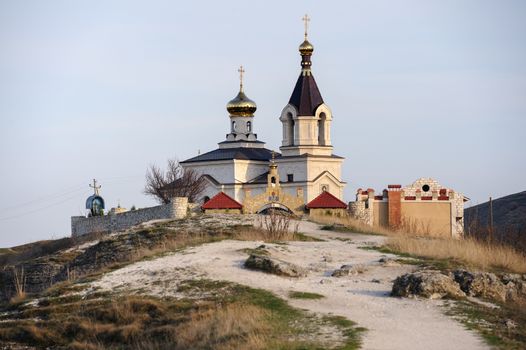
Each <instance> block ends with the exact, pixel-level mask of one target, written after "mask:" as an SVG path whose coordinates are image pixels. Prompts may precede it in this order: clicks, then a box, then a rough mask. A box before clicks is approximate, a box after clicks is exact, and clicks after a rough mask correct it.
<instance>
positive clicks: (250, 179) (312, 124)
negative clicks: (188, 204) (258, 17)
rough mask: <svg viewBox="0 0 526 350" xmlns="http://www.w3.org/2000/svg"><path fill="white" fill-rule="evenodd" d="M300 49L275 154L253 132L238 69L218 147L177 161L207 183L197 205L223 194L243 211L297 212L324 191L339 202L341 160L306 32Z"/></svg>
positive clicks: (250, 108) (249, 106) (251, 114)
mask: <svg viewBox="0 0 526 350" xmlns="http://www.w3.org/2000/svg"><path fill="white" fill-rule="evenodd" d="M299 51H300V55H301V73H300V75H299V77H298V80H297V82H296V85H295V87H294V89H293V92H292V95H291V97H290V99H289V102H288V104H287V105H286V106H285V107H284V108H283V110H282V112H281V115H280V117H279V121H280V122H281V126H282V130H283V138H282V143H281V147H280V153H278V152H273V151H271V150H270V149H267V148H266V147H265V143H264V142H263V141H261V140H259V139H258V136H257V134H256V133H255V132H254V119H255V117H254V113H255V112H256V109H257V106H256V104H255V102H253V101H252V100H250V99H249V98H248V97H247V96H246V95H245V93H244V89H243V79H242V78H243V72H244V71H243V68H242V67H241V68H240V70H239V72H240V76H241V82H240V90H239V93H238V94H237V96H236V97H235V98H234V99H233V100H231V101H230V102H228V104H227V107H226V108H227V111H228V113H229V119H230V120H229V122H230V132H229V133H228V134H227V135H226V139H225V140H224V141H222V142H219V144H218V146H219V147H218V148H217V149H215V150H213V151H210V152H207V153H204V154H200V155H198V156H196V157H193V158H190V159H187V160H184V161H182V162H181V165H182V166H183V167H184V168H185V169H193V170H195V171H197V172H198V173H200V174H201V175H202V176H203V177H204V179H205V181H206V189H205V191H204V193H203V195H202V202H201V204H203V203H206V202H207V201H208V200H209V199H211V198H214V196H216V195H217V194H219V193H223V194H226V195H227V196H228V197H230V198H231V199H233V200H235V201H236V202H238V203H239V204H241V205H242V207H243V209H242V212H245V213H257V212H261V211H263V210H265V209H267V208H269V207H274V208H280V209H283V210H287V211H292V212H295V213H300V212H302V211H304V210H305V207H306V205H307V204H308V203H309V202H311V201H312V200H313V199H315V198H316V197H318V196H319V195H320V194H322V193H324V192H328V193H330V194H331V195H332V196H331V197H335V198H337V199H339V200H340V201H341V200H342V198H343V189H344V186H345V182H344V181H343V180H342V177H341V167H342V163H343V160H344V158H342V157H339V156H337V155H335V154H334V153H333V147H332V144H331V123H332V119H333V118H332V112H331V110H330V108H329V106H328V105H326V104H325V103H324V100H323V98H322V96H321V93H320V91H319V89H318V86H317V84H316V81H315V80H314V76H313V75H312V71H311V64H312V63H311V57H312V53H313V51H314V48H313V46H312V45H311V43H310V42H309V41H308V40H307V32H305V40H304V42H303V43H302V44H301V45H300V47H299Z"/></svg>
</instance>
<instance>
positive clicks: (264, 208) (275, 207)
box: [257, 202, 293, 214]
mask: <svg viewBox="0 0 526 350" xmlns="http://www.w3.org/2000/svg"><path fill="white" fill-rule="evenodd" d="M271 210H277V211H281V212H284V213H287V214H293V212H292V210H290V209H289V208H288V207H287V206H286V205H283V204H281V203H278V202H273V203H267V204H265V205H264V206H262V207H261V208H259V210H258V211H257V213H258V214H268V213H269V212H270V211H271Z"/></svg>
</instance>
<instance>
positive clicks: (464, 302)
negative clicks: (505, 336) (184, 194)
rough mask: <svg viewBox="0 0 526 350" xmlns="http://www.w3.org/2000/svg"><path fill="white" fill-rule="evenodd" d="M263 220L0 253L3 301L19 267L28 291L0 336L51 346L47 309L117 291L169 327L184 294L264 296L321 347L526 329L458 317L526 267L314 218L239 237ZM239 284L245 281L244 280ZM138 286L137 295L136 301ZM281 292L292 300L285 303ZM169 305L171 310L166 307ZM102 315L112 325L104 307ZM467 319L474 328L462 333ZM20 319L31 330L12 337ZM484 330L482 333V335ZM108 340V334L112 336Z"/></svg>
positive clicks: (518, 288) (515, 280) (525, 282)
mask: <svg viewBox="0 0 526 350" xmlns="http://www.w3.org/2000/svg"><path fill="white" fill-rule="evenodd" d="M259 220H261V218H260V217H257V216H228V215H226V216H221V215H219V216H198V217H194V218H190V219H187V220H183V221H164V222H150V223H147V224H145V225H143V226H142V227H140V228H137V229H134V230H131V231H125V232H118V233H115V234H113V235H111V236H105V237H94V238H91V239H87V240H86V241H81V242H61V243H60V244H61V245H64V247H63V248H64V249H58V248H56V249H53V250H50V251H48V252H47V253H46V254H42V255H41V256H38V257H31V259H22V258H20V257H19V256H17V255H13V256H3V257H1V258H2V259H3V260H4V261H3V269H2V271H1V272H0V280H2V281H3V284H2V287H3V288H2V291H1V293H2V294H1V295H0V297H2V298H3V299H4V303H6V302H7V300H8V298H10V296H12V295H13V294H14V292H15V289H16V288H15V287H16V286H14V283H13V280H14V279H13V273H15V272H17V273H18V275H19V277H20V273H22V274H23V275H24V276H23V279H24V282H25V283H26V286H25V288H26V292H30V293H31V294H30V297H29V298H28V299H27V298H26V299H25V300H22V301H15V302H13V299H11V301H10V302H7V304H5V306H4V307H3V308H2V312H1V314H0V344H1V339H3V338H5V339H15V340H17V339H21V340H22V343H24V342H25V343H28V342H27V341H24V339H25V338H27V337H28V336H31V337H33V338H34V339H35V340H34V342H29V343H30V344H33V343H35V344H38V343H41V344H55V341H54V340H53V337H55V336H56V335H57V334H56V333H53V332H57V331H60V328H61V327H60V324H61V322H63V321H60V320H58V319H57V320H56V322H57V328H56V329H53V330H51V331H50V332H48V333H49V334H47V333H45V332H42V333H39V332H38V331H36V329H38V328H39V327H45V325H46V323H45V321H46V320H48V321H47V322H48V323H47V324H50V323H49V322H50V321H51V322H54V321H55V320H54V319H53V317H55V318H56V317H57V316H56V315H54V314H53V313H57V310H58V308H60V309H64V310H62V311H60V312H59V313H61V315H62V317H66V320H68V321H69V322H71V323H73V325H70V326H68V327H74V323H75V321H74V320H73V321H71V318H70V317H69V316H68V314H69V313H70V311H71V312H73V311H75V310H77V311H78V314H79V315H86V312H85V308H86V307H87V308H90V307H92V308H93V310H94V311H93V312H94V313H95V314H97V313H101V312H102V311H100V310H99V309H103V310H104V309H106V308H109V309H111V308H115V307H116V305H115V303H116V304H119V303H120V302H119V301H116V302H114V301H112V300H120V298H122V297H126V298H128V299H129V298H130V296H132V301H131V302H130V301H129V300H128V299H125V301H124V302H123V303H124V304H126V305H128V304H130V303H132V304H133V303H139V304H141V305H143V304H148V305H150V304H152V305H157V306H156V307H157V308H158V309H159V310H164V311H162V312H163V315H164V316H163V317H164V318H165V319H166V324H157V325H156V326H157V327H158V328H156V329H157V330H156V332H157V331H159V332H165V331H167V330H168V329H171V328H169V327H175V326H173V325H178V326H177V327H179V328H177V329H175V330H170V332H171V333H174V332H176V333H177V332H181V327H182V326H181V325H180V321H178V320H177V319H178V318H180V317H182V316H181V315H183V316H184V315H186V316H184V317H188V315H190V319H192V317H193V316H191V314H187V313H188V311H189V310H190V309H189V308H188V306H184V305H186V304H188V303H189V305H194V306H192V309H194V308H196V310H198V311H199V310H201V311H199V312H203V313H204V314H205V315H212V314H214V312H217V310H216V311H214V310H215V309H214V307H212V306H213V305H216V306H217V305H227V304H228V303H233V304H232V305H233V306H236V305H237V306H236V307H239V305H242V308H244V307H245V306H243V305H245V304H246V301H247V300H251V299H252V298H256V299H257V302H256V303H255V304H254V305H255V306H256V307H257V310H259V311H258V312H263V314H264V313H265V312H267V311H265V303H268V304H269V305H268V310H274V307H275V305H278V306H279V305H281V306H279V307H278V313H277V314H276V315H277V316H278V318H277V319H276V322H285V323H283V325H284V326H286V325H289V324H290V322H294V324H295V326H294V327H295V328H294V327H293V328H292V329H289V331H290V332H292V333H290V334H291V336H292V337H299V338H298V339H300V341H309V342H310V341H314V342H317V343H318V344H324V345H323V347H324V348H325V347H326V348H339V347H341V348H345V349H353V348H355V347H356V346H357V344H358V343H360V341H359V340H358V339H359V337H360V336H361V348H363V349H404V350H407V349H487V348H489V345H488V339H489V340H493V343H491V344H490V345H499V343H498V341H497V340H495V339H497V338H495V334H494V332H493V331H491V329H492V328H494V326H495V325H496V324H497V323H498V324H501V323H504V326H502V329H504V332H508V333H509V332H510V330H512V329H518V327H521V324H522V323H521V321H519V323H517V321H513V320H509V319H508V318H507V315H506V314H505V313H504V312H502V314H503V315H500V314H499V315H496V316H495V318H494V319H491V318H486V319H485V320H490V321H484V320H482V321H480V322H479V321H477V320H474V321H473V320H471V321H473V322H475V323H473V324H470V323H467V322H465V318H464V319H463V318H462V317H459V315H464V316H465V315H468V314H469V315H470V317H472V318H475V319H476V318H478V317H482V316H480V315H481V314H480V313H479V314H475V313H474V312H473V310H475V309H474V308H473V305H480V306H481V308H484V310H488V309H491V308H495V309H499V310H505V307H504V304H503V303H505V302H507V301H515V300H516V298H517V296H520V297H524V296H526V279H525V277H526V276H521V275H512V274H498V275H495V274H491V273H485V272H470V271H466V270H462V269H458V270H455V271H439V270H433V269H427V268H423V267H422V266H421V264H420V263H419V261H417V260H414V259H412V258H407V257H406V258H403V259H401V258H400V257H399V256H396V255H392V254H384V253H382V252H380V251H379V250H378V247H381V246H382V245H383V244H384V243H385V240H386V238H385V237H384V236H378V235H363V234H355V233H342V232H335V231H331V230H322V229H321V227H320V225H318V224H316V223H313V222H309V221H300V222H297V223H294V224H293V225H291V227H293V228H294V229H296V230H298V231H299V232H301V233H303V234H304V236H301V235H299V236H298V237H296V239H297V240H294V241H287V242H274V243H267V242H263V241H260V240H257V239H255V238H254V239H253V240H250V239H251V238H250V237H249V238H248V240H247V238H246V237H245V238H244V239H243V240H240V239H238V238H239V237H238V238H236V236H235V234H236V233H238V232H240V231H243V230H246V229H247V228H248V232H250V230H251V227H252V225H254V226H255V227H259V226H260V224H261V223H260V221H259ZM252 230H253V229H252ZM260 231H261V230H260ZM260 234H261V232H260ZM302 237H303V238H302ZM7 262H9V264H8V263H7ZM61 281H63V282H62V284H61V283H60V282H61ZM57 283H58V284H57ZM50 286H52V287H51V288H50V289H48V288H49V287H50ZM245 286H246V287H250V288H249V289H243V288H246V287H245ZM269 292H270V293H269ZM262 293H263V294H262ZM264 293H267V294H264ZM134 295H137V296H139V297H140V298H142V299H141V300H139V301H137V300H135V301H134V300H133V296H134ZM236 295H237V296H236ZM234 296H236V297H235V298H234ZM275 296H277V297H278V298H279V299H276V298H275ZM148 298H153V299H151V300H150V299H148ZM126 300H128V301H126ZM177 300H185V301H184V303H185V304H184V305H183V304H181V309H172V306H170V305H173V302H174V301H177ZM280 300H285V301H286V302H287V303H288V305H290V306H292V307H293V308H295V309H288V307H289V306H286V304H283V305H282V304H280V303H281V301H280ZM451 300H453V301H451ZM454 300H461V302H458V303H457V302H456V301H454ZM97 303H99V304H97ZM107 303H110V304H108V305H106V304H107ZM276 303H277V304H276ZM176 304H177V302H176ZM62 305H64V307H62ZM207 305H208V306H207ZM211 305H212V306H211ZM262 305H263V307H262ZM499 305H500V306H499ZM513 305H514V304H513ZM517 305H522V304H517ZM203 306H204V309H203ZM148 307H151V306H148ZM211 307H212V309H210V308H211ZM513 307H514V306H511V307H510V308H513ZM69 308H71V310H70V311H68V309H69ZM83 310H84V311H83ZM167 310H171V311H170V312H172V314H168V315H166V312H167ZM294 310H306V311H307V313H306V314H300V313H296V311H294ZM190 311H191V310H190ZM478 311H480V310H478ZM64 312H65V313H64ZM128 312H137V310H135V309H134V310H132V311H128ZM159 312H161V311H159ZM191 312H194V311H191ZM219 312H223V311H221V310H219ZM272 312H275V311H272ZM280 312H281V314H279V313H280ZM484 312H485V311H484ZM118 313H119V314H121V313H122V312H121V311H119V312H118ZM290 313H292V314H294V317H293V318H292V319H290V320H288V321H287V320H286V319H285V318H283V317H284V315H286V314H290ZM64 315H65V316H64ZM214 315H215V314H214ZM309 315H314V318H312V317H311V316H309ZM143 316H144V315H142V314H137V316H133V315H132V316H128V320H124V321H125V322H124V321H123V322H124V324H123V325H122V326H119V327H120V328H119V327H117V330H114V331H113V332H114V333H115V332H117V333H118V334H120V336H122V334H127V333H129V334H134V333H133V331H131V330H130V327H131V326H132V325H134V322H135V321H134V318H135V317H137V318H140V317H143ZM79 317H80V316H79ZM101 317H102V320H103V322H107V320H106V318H107V316H104V315H102V316H101ZM207 317H211V316H207ZM233 319H238V317H234V318H233ZM104 320H106V321H104ZM186 320H188V318H186ZM327 320H330V322H327ZM346 320H351V321H354V322H356V325H354V324H353V323H352V322H350V323H349V321H346ZM92 321H93V320H91V319H90V320H84V319H82V318H79V321H78V322H80V323H82V322H84V323H85V322H88V324H90V322H92ZM99 321H100V320H99ZM153 321H155V320H154V319H152V320H148V319H145V320H143V321H141V322H144V324H142V325H141V326H140V327H143V328H144V327H150V326H151V323H149V322H153ZM97 322H98V321H97ZM126 322H128V323H126ZM238 322H240V321H238ZM298 322H299V324H297V323H298ZM484 322H485V323H486V325H485V328H484V329H486V330H489V331H487V332H486V333H484V332H480V327H479V325H480V324H481V323H484ZM492 322H493V324H492ZM17 323H20V325H22V323H23V327H16V325H17ZM342 324H343V325H344V327H343V328H342V327H340V326H341V325H342ZM466 324H468V325H470V327H469V328H470V329H472V330H468V329H467V328H466V327H465V325H466ZM8 325H10V326H8ZM13 325H14V326H13ZM24 327H25V328H24ZM31 327H33V328H31ZM100 327H101V326H99V325H97V326H93V327H91V328H94V329H92V330H89V329H84V331H85V332H88V330H89V331H90V332H92V333H93V334H95V336H96V337H99V336H100V335H101V334H105V332H106V331H101V328H100ZM102 327H108V325H107V324H103V325H102ZM137 327H139V326H137V325H135V328H137ZM140 327H139V328H140ZM298 327H299V328H298ZM302 327H303V330H301V329H300V328H302ZM18 328H21V329H22V330H23V331H24V332H27V335H26V333H23V332H22V333H20V334H18V333H17V332H20V330H19V329H18ZM81 328H82V327H81ZM88 328H89V327H88ZM114 328H115V327H114ZM362 328H363V329H366V330H365V332H362V331H361V329H362ZM473 329H475V330H479V332H480V333H475V331H474V330H473ZM314 330H315V331H314ZM13 332H14V335H13ZM101 332H102V333H101ZM119 332H120V333H119ZM137 332H142V331H140V330H136V333H135V334H136V335H135V336H136V337H139V338H140V337H141V334H142V333H137ZM192 332H193V333H195V336H198V334H197V333H196V332H194V331H192ZM228 332H230V331H228ZM92 333H90V334H92ZM106 333H108V332H106ZM117 333H115V334H117ZM278 333H279V332H278ZM519 333H520V332H519ZM93 334H92V336H93ZM254 334H255V333H254ZM258 334H259V333H258ZM292 334H295V335H292ZM345 334H347V336H346V335H345ZM351 334H352V339H351V338H349V335H351ZM480 334H484V338H485V341H484V340H483V338H482V337H481V336H480ZM520 334H522V333H520ZM60 336H62V338H63V339H62V340H61V341H62V344H68V342H71V341H72V340H74V339H76V338H75V337H74V336H70V335H67V337H65V338H64V334H60ZM68 337H69V338H68ZM129 337H132V336H129ZM48 338H49V339H48ZM154 338H155V336H154ZM256 338H257V337H255V338H254V339H256ZM515 338H517V337H515ZM86 339H88V338H86ZM128 340H129V339H128ZM132 340H133V339H132ZM111 341H115V335H112V337H111ZM513 341H515V340H513ZM513 341H512V342H510V343H507V344H512V345H511V346H507V345H506V346H501V347H502V348H510V349H513V348H517V349H519V348H521V345H522V344H524V343H525V342H526V340H525V341H523V342H522V343H521V342H520V339H519V342H517V343H514V342H513ZM13 344H18V343H8V345H6V346H4V347H3V348H5V349H11V348H13V349H18V348H24V347H17V346H18V345H13ZM111 344H113V343H111ZM117 344H118V340H117ZM254 344H256V345H257V344H258V343H257V342H255V343H254ZM294 344H296V343H294ZM344 344H347V345H344ZM256 345H254V346H256ZM0 348H2V347H0ZM50 348H54V347H50ZM58 348H60V347H58ZM78 348H84V345H82V344H80V345H79V347H78ZM145 348H148V347H145ZM178 348H187V346H186V345H184V344H183V345H181V346H179V347H178ZM234 348H235V346H234ZM263 348H265V346H263ZM286 348H288V347H286ZM300 348H301V347H300Z"/></svg>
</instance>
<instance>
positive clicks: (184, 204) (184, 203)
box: [172, 197, 188, 219]
mask: <svg viewBox="0 0 526 350" xmlns="http://www.w3.org/2000/svg"><path fill="white" fill-rule="evenodd" d="M187 211H188V197H174V198H172V217H173V218H174V219H184V218H185V217H186V214H187Z"/></svg>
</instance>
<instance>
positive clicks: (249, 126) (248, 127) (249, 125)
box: [247, 122, 252, 132]
mask: <svg viewBox="0 0 526 350" xmlns="http://www.w3.org/2000/svg"><path fill="white" fill-rule="evenodd" d="M247 132H252V122H247Z"/></svg>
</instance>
